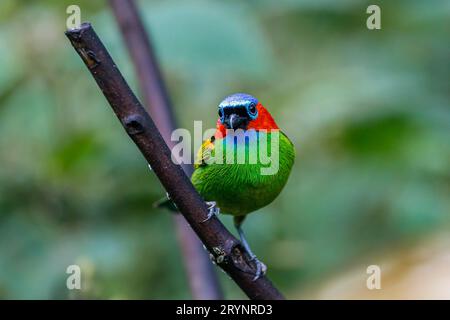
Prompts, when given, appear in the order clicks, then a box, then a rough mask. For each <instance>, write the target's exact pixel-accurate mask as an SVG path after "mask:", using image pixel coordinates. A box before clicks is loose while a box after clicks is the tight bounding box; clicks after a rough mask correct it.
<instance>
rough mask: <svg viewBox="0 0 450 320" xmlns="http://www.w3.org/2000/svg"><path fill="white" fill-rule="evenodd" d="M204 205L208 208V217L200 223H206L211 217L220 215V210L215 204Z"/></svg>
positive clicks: (207, 202) (210, 202)
mask: <svg viewBox="0 0 450 320" xmlns="http://www.w3.org/2000/svg"><path fill="white" fill-rule="evenodd" d="M206 205H207V206H208V215H207V216H206V219H205V220H203V221H202V223H203V222H206V221H208V220H209V219H211V218H212V217H213V216H217V215H219V213H220V208H219V207H218V206H217V202H215V201H206Z"/></svg>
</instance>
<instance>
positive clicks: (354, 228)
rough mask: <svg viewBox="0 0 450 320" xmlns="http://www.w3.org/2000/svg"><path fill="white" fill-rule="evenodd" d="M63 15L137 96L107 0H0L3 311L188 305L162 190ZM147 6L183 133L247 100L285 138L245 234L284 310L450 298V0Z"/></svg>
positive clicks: (230, 286) (229, 290) (233, 290)
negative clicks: (273, 194)
mask: <svg viewBox="0 0 450 320" xmlns="http://www.w3.org/2000/svg"><path fill="white" fill-rule="evenodd" d="M70 4H78V5H79V6H80V8H81V19H82V21H90V22H92V24H93V25H94V28H95V29H96V31H97V33H98V34H99V36H100V38H102V40H103V42H104V43H105V45H106V47H107V48H108V49H109V50H110V53H111V54H112V56H113V58H114V60H115V61H116V63H117V65H118V67H119V68H120V70H121V71H122V72H123V73H124V75H125V78H126V79H127V81H128V82H129V83H130V84H131V86H132V88H133V89H134V90H135V92H137V89H138V87H137V81H136V76H135V74H134V70H133V65H132V64H131V61H130V58H129V56H128V54H127V51H126V48H125V46H124V43H123V41H122V38H121V34H120V32H119V31H118V28H117V25H116V23H115V20H114V18H113V15H112V12H111V10H110V8H109V6H108V4H107V2H106V1H95V2H94V1H87V0H86V1H75V0H70V1H50V0H48V1H15V0H3V1H1V2H0V39H1V41H0V70H1V71H0V298H8V299H28V298H39V299H48V298H57V299H69V298H106V299H119V298H123V299H132V298H137V299H155V298H159V299H178V298H186V299H187V298H190V294H189V289H188V285H187V280H186V277H185V274H184V269H183V265H182V260H181V257H180V251H179V248H178V245H177V242H176V237H175V235H174V233H173V226H172V219H170V215H169V214H168V213H167V212H165V211H163V210H158V209H153V208H152V203H153V202H154V201H156V200H157V199H160V198H161V197H163V196H164V195H165V191H164V190H163V189H162V187H161V185H160V183H159V181H158V179H157V178H156V176H155V175H154V173H152V172H150V171H149V170H148V168H147V165H146V162H145V161H144V159H143V157H142V156H141V154H140V153H139V152H138V150H137V148H136V147H135V146H134V145H133V144H132V143H131V142H130V140H129V138H128V137H127V135H126V134H125V132H124V131H123V129H122V128H121V126H120V124H119V122H118V121H117V119H116V118H115V117H114V115H113V114H112V112H111V110H110V108H109V106H108V104H107V102H106V100H105V98H104V97H103V95H102V94H101V92H100V91H99V89H98V88H97V86H96V84H95V82H94V80H93V79H92V77H91V76H90V75H89V73H88V72H87V70H86V68H85V66H84V65H83V64H82V61H81V60H80V58H79V57H78V55H77V54H76V53H75V52H74V50H73V49H72V47H71V45H70V43H69V42H68V40H67V39H66V38H65V36H64V31H65V25H66V18H67V16H68V15H67V14H66V7H67V6H68V5H70ZM138 4H139V7H140V10H141V14H142V15H143V18H144V20H145V23H146V25H147V27H148V28H149V32H150V34H151V37H152V40H153V41H154V46H155V48H156V51H157V54H158V57H159V60H160V62H161V64H162V69H163V72H164V76H165V80H166V81H167V84H168V88H169V91H170V94H171V96H172V100H173V102H174V105H175V113H176V117H177V120H178V122H179V124H180V126H182V127H184V128H187V129H189V130H191V129H193V121H194V120H202V121H204V125H205V126H208V127H213V126H214V125H215V121H216V118H217V105H218V103H219V102H220V101H221V99H222V98H223V97H224V96H226V95H228V94H230V93H233V92H241V91H243V92H248V93H251V94H253V95H255V96H256V97H258V98H259V100H260V101H261V102H262V103H263V104H264V105H265V106H266V107H267V108H268V109H269V110H270V111H271V113H272V114H273V115H274V117H275V119H276V120H277V122H278V124H279V126H280V127H281V128H282V129H283V130H284V132H286V133H287V135H288V136H289V137H290V138H291V139H292V141H293V142H294V144H295V146H296V150H297V161H296V164H295V167H294V170H293V173H292V175H291V177H290V180H289V182H288V184H287V186H286V188H285V189H284V191H283V192H282V194H281V195H280V196H279V197H278V199H277V200H276V201H275V202H274V203H272V204H271V205H270V206H268V207H266V208H263V209H261V210H260V211H259V212H258V213H255V214H252V215H251V216H250V217H249V218H248V221H247V222H246V224H245V228H246V231H247V235H248V238H249V241H250V243H251V246H252V248H253V251H254V252H255V253H256V254H257V256H258V257H259V258H260V259H261V260H262V261H264V262H265V263H266V264H267V265H268V266H269V271H268V275H269V277H270V278H271V279H272V280H273V281H274V283H275V284H276V285H277V286H278V287H279V288H280V290H281V291H282V292H284V293H285V295H286V296H287V297H288V298H291V299H299V298H311V299H315V298H331V299H333V298H343V299H345V298H387V299H389V298H448V299H450V268H449V265H450V235H449V231H450V197H449V194H450V144H449V140H450V105H449V102H450V81H449V71H450V59H449V58H450V43H449V39H450V38H449V31H450V2H448V1H445V0H442V1H438V0H436V1H419V0H416V1H414V0H403V1H356V0H354V1H351V0H345V1H334V0H321V1H318V0H304V1H295V0H278V1H268V0H267V1H264V0H261V1H256V0H254V1H237V0H234V1H226V2H225V1H206V0H205V1H197V0H189V1H187V0H183V1H181V0H179V1H175V0H166V1H156V0H155V1H138ZM369 4H378V5H379V6H380V7H381V21H382V22H381V23H382V29H381V30H378V31H376V30H374V31H370V30H368V29H367V28H366V19H367V17H368V16H369V15H368V14H366V8H367V6H368V5H369ZM221 220H222V221H224V222H225V224H226V225H227V226H229V227H230V228H231V227H232V221H231V218H230V217H228V216H222V217H221ZM70 264H79V265H80V266H81V268H82V279H83V289H82V290H81V291H77V292H74V291H69V290H67V288H66V278H67V276H68V275H67V274H66V268H67V266H68V265H70ZM369 265H379V266H380V267H381V270H382V280H381V286H382V290H373V291H369V290H368V289H367V288H366V279H367V277H368V275H367V274H366V268H367V266H369ZM218 273H219V277H220V280H221V283H222V285H223V288H224V291H225V296H226V298H244V297H245V296H244V295H243V293H241V291H240V290H239V288H237V286H236V285H235V284H234V283H233V282H232V281H231V280H229V279H228V277H226V276H225V275H224V274H223V273H222V272H219V271H218Z"/></svg>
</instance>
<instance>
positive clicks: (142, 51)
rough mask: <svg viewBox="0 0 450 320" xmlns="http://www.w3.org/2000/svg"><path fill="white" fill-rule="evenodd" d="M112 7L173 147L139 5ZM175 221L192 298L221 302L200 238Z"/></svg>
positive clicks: (168, 110)
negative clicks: (138, 8) (218, 300)
mask: <svg viewBox="0 0 450 320" xmlns="http://www.w3.org/2000/svg"><path fill="white" fill-rule="evenodd" d="M109 4H110V6H111V9H112V11H113V13H114V16H115V17H116V21H117V24H118V25H119V28H120V31H121V32H122V36H123V40H124V41H125V43H126V46H127V48H128V52H129V54H130V56H131V60H132V61H133V64H134V68H135V71H136V73H137V76H138V79H139V85H140V89H141V93H142V96H143V102H144V105H145V106H146V109H147V111H148V112H149V113H150V116H151V117H152V119H153V121H154V122H155V124H156V126H157V127H158V130H159V132H160V133H161V135H162V137H163V138H164V140H165V141H166V143H167V144H168V145H169V146H170V147H171V148H172V147H173V145H174V143H173V142H172V141H171V139H170V135H171V133H172V132H173V131H174V130H175V129H176V125H175V117H174V115H173V108H172V104H171V101H170V99H169V94H168V92H167V89H166V86H165V84H164V80H163V77H162V75H161V70H160V68H159V64H158V61H157V58H156V55H155V53H154V50H153V48H152V45H151V42H150V38H149V36H148V34H147V32H146V29H145V27H144V24H143V22H142V19H141V16H140V15H139V13H138V10H137V7H136V4H135V3H134V1H133V0H110V1H109ZM192 169H193V168H192V165H183V170H184V172H185V173H186V174H187V175H188V176H190V175H191V174H192ZM173 221H174V224H175V231H176V233H177V238H178V242H179V245H180V248H181V252H182V255H183V260H184V264H185V268H186V273H187V278H188V281H189V287H190V289H191V293H192V296H193V298H194V299H199V300H217V299H222V298H223V295H222V291H221V289H220V284H219V281H218V278H217V274H216V272H215V270H214V266H213V265H212V264H211V261H210V260H209V257H208V255H207V253H206V251H205V250H204V249H203V246H202V243H201V242H200V240H199V239H198V237H197V235H196V234H195V233H194V232H193V231H192V229H191V228H190V227H189V225H188V224H187V223H186V221H185V219H184V218H183V217H182V216H179V215H174V216H173Z"/></svg>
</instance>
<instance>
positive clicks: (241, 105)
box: [217, 93, 278, 137]
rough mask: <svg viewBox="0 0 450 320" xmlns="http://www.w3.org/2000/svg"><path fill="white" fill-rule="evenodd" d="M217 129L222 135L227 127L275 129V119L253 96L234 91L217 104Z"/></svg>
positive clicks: (276, 127)
mask: <svg viewBox="0 0 450 320" xmlns="http://www.w3.org/2000/svg"><path fill="white" fill-rule="evenodd" d="M218 112H219V119H218V120H217V131H218V133H220V134H221V135H222V137H224V136H225V135H226V130H227V129H233V130H237V129H242V130H250V129H254V130H267V131H270V130H276V129H278V126H277V124H276V123H275V120H273V118H272V116H271V115H270V113H269V112H268V111H267V110H266V108H264V106H263V105H262V104H261V103H260V102H259V101H258V100H257V99H256V98H255V97H253V96H251V95H249V94H246V93H235V94H232V95H230V96H228V97H226V98H225V99H224V100H223V101H222V102H221V103H220V104H219V111H218Z"/></svg>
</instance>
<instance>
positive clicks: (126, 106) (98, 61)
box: [66, 23, 283, 299]
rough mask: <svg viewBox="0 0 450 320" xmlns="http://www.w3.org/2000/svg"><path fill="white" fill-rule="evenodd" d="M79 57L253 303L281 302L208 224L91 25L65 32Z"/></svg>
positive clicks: (236, 245) (238, 248)
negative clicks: (256, 278)
mask: <svg viewBox="0 0 450 320" xmlns="http://www.w3.org/2000/svg"><path fill="white" fill-rule="evenodd" d="M66 35H67V37H68V38H69V40H70V42H71V43H72V45H73V47H74V48H75V50H76V51H77V53H78V54H79V55H80V57H81V58H82V60H83V62H84V63H85V65H86V66H87V67H88V69H89V71H90V72H91V74H92V76H93V77H94V79H95V81H96V82H97V84H98V86H99V87H100V89H101V90H102V92H103V94H104V95H105V97H106V99H107V100H108V102H109V104H110V106H111V108H112V109H113V110H114V113H115V114H116V116H117V117H118V118H119V120H120V122H121V123H122V125H123V127H124V129H125V130H126V132H127V133H128V135H129V136H130V138H131V139H132V140H133V141H134V143H135V144H136V145H137V147H138V148H139V150H140V151H141V153H142V155H143V156H144V157H145V159H146V160H147V161H148V163H149V164H150V165H151V166H152V168H153V170H154V172H155V173H156V175H157V176H158V178H159V180H160V181H161V183H162V185H163V186H164V188H165V189H166V191H167V192H168V193H169V195H170V197H171V199H172V200H173V202H174V203H175V204H176V205H177V207H178V208H179V210H180V213H181V214H182V215H183V216H184V217H185V218H186V220H187V222H188V223H189V224H190V226H191V227H192V229H193V230H194V231H195V233H196V234H197V235H198V237H199V238H200V240H201V241H202V242H203V244H204V245H205V247H206V248H207V249H208V251H209V252H210V253H211V254H212V256H213V257H214V259H215V260H216V262H217V265H218V266H219V267H221V268H222V269H223V270H224V271H225V272H226V273H227V274H228V275H229V276H230V277H231V278H232V279H233V280H234V281H235V282H236V284H237V285H239V287H240V288H241V289H242V290H243V291H244V292H245V293H246V294H247V296H248V297H249V298H251V299H283V296H282V295H281V293H280V292H279V291H278V290H277V289H276V288H275V287H274V286H273V284H272V283H271V282H270V280H269V279H268V278H267V277H265V276H263V277H261V278H259V279H258V280H256V281H253V276H254V274H255V272H256V269H255V265H254V263H253V261H251V259H250V256H249V255H248V253H247V252H246V251H245V250H244V248H243V247H242V245H241V243H240V242H239V240H238V239H236V237H234V236H233V235H232V234H231V233H230V232H229V231H228V230H227V229H226V228H225V226H224V225H223V224H222V223H221V222H220V220H219V219H217V218H216V217H212V218H211V219H210V220H208V221H207V222H205V223H202V221H203V220H205V218H206V217H207V215H208V210H207V207H206V204H205V203H204V201H203V200H202V198H201V197H200V195H199V194H198V192H197V191H196V190H195V188H194V186H193V185H192V183H191V182H190V181H189V178H188V177H187V175H186V174H185V173H184V172H183V169H182V168H181V166H180V165H177V164H175V163H173V162H172V159H171V151H170V149H169V148H168V146H167V145H166V143H165V142H164V139H163V138H162V136H161V134H160V133H159V131H158V129H157V128H156V126H155V124H154V122H153V120H152V119H151V118H150V116H149V115H148V114H147V112H146V111H145V109H144V108H143V107H142V105H141V104H140V102H139V101H138V99H137V98H136V96H135V95H134V93H133V92H132V91H131V89H130V87H129V86H128V84H127V83H126V81H125V79H124V78H123V77H122V74H121V73H120V71H119V70H118V68H117V66H116V65H115V64H114V62H113V60H112V58H111V56H110V55H109V53H108V52H107V50H106V48H105V47H104V46H103V44H102V42H101V41H100V39H99V38H98V36H97V34H96V33H95V32H94V30H93V29H92V27H91V25H90V24H89V23H83V24H82V25H81V27H80V28H79V29H74V30H69V31H66Z"/></svg>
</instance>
